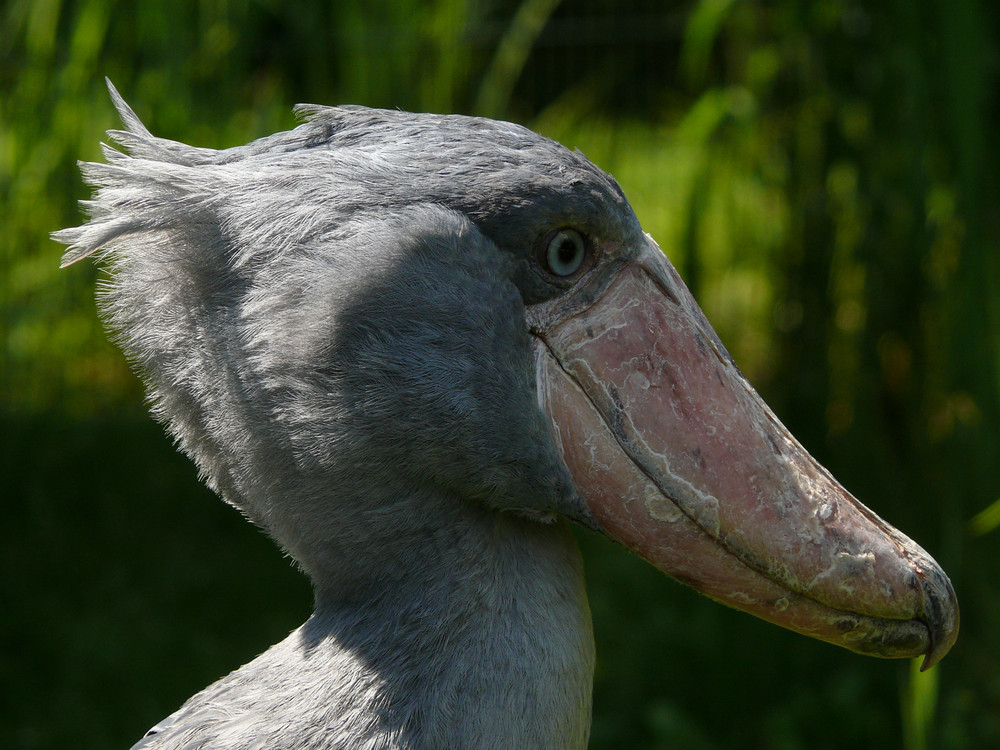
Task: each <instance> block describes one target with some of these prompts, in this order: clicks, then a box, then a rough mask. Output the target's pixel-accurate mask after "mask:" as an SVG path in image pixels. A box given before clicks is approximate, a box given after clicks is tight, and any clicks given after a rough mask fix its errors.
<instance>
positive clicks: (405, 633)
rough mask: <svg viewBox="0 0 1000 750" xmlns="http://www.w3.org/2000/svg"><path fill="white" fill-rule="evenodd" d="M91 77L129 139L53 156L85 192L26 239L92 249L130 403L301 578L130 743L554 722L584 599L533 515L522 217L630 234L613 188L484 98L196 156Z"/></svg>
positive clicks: (582, 681) (311, 113)
mask: <svg viewBox="0 0 1000 750" xmlns="http://www.w3.org/2000/svg"><path fill="white" fill-rule="evenodd" d="M114 98H115V103H116V106H117V107H118V109H119V111H120V113H121V115H122V118H123V120H124V121H125V123H126V125H127V127H128V130H127V131H124V132H122V131H115V132H112V133H111V137H112V138H113V139H114V140H115V141H116V142H118V143H120V144H121V145H123V146H125V147H127V148H128V151H129V153H128V154H127V155H126V154H123V153H121V152H119V151H116V150H114V149H110V148H106V149H105V155H106V158H107V160H108V163H107V164H87V165H84V166H83V172H84V175H85V178H86V180H87V181H88V182H89V183H90V184H91V185H93V186H94V187H96V188H97V191H96V195H95V198H94V200H93V201H90V202H88V204H87V208H88V210H89V212H90V214H91V220H90V222H89V223H88V224H85V225H84V226H82V227H79V228H76V229H71V230H64V231H62V232H59V233H57V235H56V238H57V239H59V240H60V241H62V242H65V243H67V244H69V245H70V248H69V250H68V251H67V253H66V256H65V259H64V263H67V264H68V263H72V262H75V261H77V260H79V259H81V258H83V257H86V256H87V255H90V254H92V253H98V254H99V257H100V259H101V260H102V262H103V263H105V264H106V265H107V267H108V268H109V269H110V271H111V276H110V281H108V282H107V284H106V285H105V286H104V287H103V288H102V289H101V291H100V297H101V302H102V306H103V309H104V314H105V317H106V319H107V321H108V324H109V327H110V328H111V330H112V331H114V335H115V338H116V340H117V342H118V343H119V344H120V345H121V346H122V348H123V349H124V350H125V352H126V353H127V355H128V356H129V358H130V360H131V361H132V362H133V364H134V365H135V366H136V368H137V369H138V371H139V372H140V373H142V374H143V377H144V379H145V381H146V384H147V387H148V389H149V393H150V397H151V400H152V404H153V411H154V413H155V414H156V415H157V417H158V418H159V419H161V420H162V421H164V422H165V423H166V425H167V427H168V429H169V430H170V431H171V433H172V434H173V435H174V436H175V437H176V438H177V440H178V443H179V445H180V447H181V448H182V449H183V450H184V451H185V452H186V453H187V454H188V455H190V456H191V457H192V458H193V459H194V460H195V462H196V463H197V465H198V467H199V469H200V471H201V475H202V477H203V478H204V479H205V481H206V482H207V483H208V484H209V486H211V487H212V488H213V489H215V490H216V491H217V492H218V493H219V494H220V495H221V496H222V497H224V498H225V499H226V500H227V501H228V502H230V503H232V504H233V505H235V506H237V507H238V508H239V509H240V510H241V511H242V512H243V513H245V514H246V515H247V516H248V517H249V518H250V519H251V520H252V521H253V522H255V523H256V524H258V525H260V526H261V527H263V528H264V529H266V530H267V531H268V532H269V533H270V534H271V535H272V536H273V537H274V538H275V539H276V540H277V541H278V542H279V543H280V544H281V545H282V547H283V548H284V549H285V550H286V551H287V552H288V553H289V554H291V555H292V557H294V558H295V560H297V561H298V563H299V564H300V565H301V566H302V567H303V569H304V570H305V571H306V572H307V573H308V574H309V576H310V577H311V579H312V581H313V583H314V586H315V589H316V596H317V613H316V615H314V617H313V618H312V619H311V620H310V622H309V623H308V624H307V625H306V626H304V628H303V629H302V630H301V631H297V632H296V633H293V634H292V636H290V638H289V639H288V640H287V641H285V642H284V643H282V644H279V645H278V646H276V647H275V648H274V649H272V650H271V651H269V652H267V653H266V654H264V655H263V656H262V657H260V659H259V660H257V661H256V662H252V663H251V664H249V665H247V666H245V667H244V668H242V669H241V670H238V671H237V672H236V673H234V674H233V675H231V676H230V677H229V678H226V680H224V681H222V682H221V683H219V684H218V685H217V686H213V687H212V688H209V689H208V690H207V691H205V692H204V693H202V694H200V695H199V696H196V697H195V698H194V699H192V701H191V702H190V703H189V704H187V705H186V706H185V708H184V709H182V711H181V712H180V713H179V714H178V718H176V719H174V720H173V721H172V722H170V723H169V724H168V726H167V727H165V728H164V729H163V730H162V731H161V732H160V733H158V734H156V735H154V736H153V737H151V738H149V740H147V742H148V743H149V744H148V745H146V746H150V747H157V748H159V747H170V748H173V747H192V748H194V747H234V748H237V747H239V748H243V747H281V746H290V745H289V744H288V742H289V740H287V739H286V738H285V736H284V735H283V734H282V733H281V732H282V731H287V732H292V733H293V735H289V736H294V737H295V738H296V740H295V742H296V743H297V744H295V745H294V746H295V747H299V746H301V747H327V746H329V747H339V746H342V743H343V741H344V740H343V738H344V737H350V738H351V741H352V742H353V743H356V746H358V747H372V748H375V747H404V746H405V747H411V746H412V747H479V746H482V747H514V746H518V747H530V746H537V747H553V746H558V745H559V744H562V743H564V744H565V745H566V746H567V747H569V746H580V745H582V744H584V743H585V738H586V735H587V731H588V729H587V726H588V724H589V710H590V708H589V694H590V671H591V664H592V658H593V656H592V654H593V650H592V649H593V647H592V642H591V635H590V629H589V615H588V614H587V608H586V600H585V596H584V593H583V589H582V582H581V581H582V579H581V571H580V565H579V560H578V557H577V553H576V551H575V547H574V546H573V544H572V541H571V539H570V538H569V537H568V535H567V531H566V529H565V528H564V522H563V521H557V522H553V521H552V519H554V518H555V516H556V514H558V515H561V516H565V517H569V518H575V519H577V520H582V521H584V522H588V513H587V511H586V509H585V508H584V507H583V505H582V503H581V502H580V501H579V498H578V497H577V495H576V492H575V489H574V488H573V485H572V482H571V480H570V479H569V477H568V475H567V473H566V469H565V467H564V465H563V463H562V461H561V460H560V459H559V456H558V454H557V452H556V449H555V446H554V444H553V442H552V440H551V437H550V435H549V427H548V424H547V421H546V419H545V417H544V416H543V415H542V413H541V411H540V409H539V406H538V402H537V397H536V394H535V390H534V383H533V378H534V365H533V363H532V355H531V351H530V344H529V341H528V333H527V330H526V327H525V324H524V322H523V321H524V305H525V303H526V302H529V303H530V302H532V301H538V300H541V299H545V298H548V297H552V296H554V295H556V294H558V293H559V292H560V291H562V289H561V287H560V286H559V285H558V284H554V283H552V282H551V281H549V280H547V279H543V278H542V277H541V276H540V275H539V274H538V273H537V272H536V271H534V269H533V263H532V260H533V259H532V257H531V253H533V252H534V248H535V247H536V245H537V243H538V238H539V235H542V234H544V233H545V232H546V231H548V230H549V229H550V228H551V227H552V226H558V225H560V224H574V225H582V226H586V227H591V228H593V229H594V230H595V231H596V230H599V231H600V233H601V234H602V236H605V235H609V234H612V233H614V234H615V235H625V236H632V235H639V232H640V230H639V226H638V223H637V221H636V220H635V217H634V215H633V214H632V213H631V210H630V209H629V208H628V205H627V203H626V202H625V201H624V198H623V197H622V194H621V191H620V189H619V188H618V186H617V184H616V183H615V182H614V180H613V179H612V178H610V177H608V176H607V175H605V174H604V173H602V172H600V171H599V170H597V169H596V168H595V167H594V166H593V165H592V164H591V163H590V162H588V161H587V160H586V159H585V158H584V157H583V156H582V155H580V154H577V153H573V152H570V151H568V150H566V149H565V148H563V147H562V146H559V145H557V144H555V143H553V142H551V141H548V140H546V139H543V138H541V137H540V136H537V135H535V134H534V133H531V132H530V131H527V130H525V129H523V128H520V127H518V126H515V125H510V124H507V123H497V122H492V121H487V120H477V119H472V118H465V117H447V116H437V115H410V114H405V113H399V112H380V111H373V110H367V109H363V108H354V107H344V108H321V107H302V108H299V112H300V113H302V114H304V115H306V116H307V118H308V119H307V121H306V122H305V123H304V124H303V125H300V126H299V127H298V128H296V129H295V130H292V131H289V132H287V133H279V134H276V135H273V136H270V137H268V138H264V139H261V140H260V141H256V142H254V143H251V144H249V145H247V146H242V147H239V148H234V149H229V150H225V151H211V150H207V149H195V148H191V147H189V146H185V145H183V144H179V143H174V142H171V141H166V140H163V139H159V138H155V137H153V136H152V135H151V134H150V133H149V132H148V131H147V130H146V129H145V127H143V126H142V124H141V123H140V122H139V120H138V118H137V117H136V116H135V115H134V114H133V113H132V111H131V110H130V109H129V108H128V107H127V105H125V104H124V102H123V101H122V100H121V98H120V97H118V96H117V94H116V93H115V94H114ZM498 511H500V512H498ZM525 519H528V520H525ZM539 521H541V522H542V523H539ZM515 530H516V533H515ZM541 569H547V570H541ZM543 573H544V575H543ZM401 608H402V611H401ZM542 633H544V634H545V635H544V637H542V636H541V635H540V634H542ZM357 639H361V642H360V643H355V642H354V641H355V640H357ZM529 644H530V648H529ZM460 646H466V647H467V648H468V653H467V654H464V655H463V654H462V653H461V650H460V649H459V650H458V651H456V649H457V648H458V647H460ZM369 649H370V650H372V651H380V652H381V653H382V655H383V656H382V657H381V658H386V659H388V660H389V662H390V664H389V666H388V667H386V665H384V664H380V663H378V660H377V659H376V658H374V657H370V658H365V657H363V656H362V655H363V654H365V652H366V651H367V650H369ZM265 667H266V668H265ZM283 670H284V671H283ZM387 670H388V671H389V672H391V673H393V674H394V675H395V674H397V673H398V679H392V680H390V679H389V678H388V677H387V676H386V671H387ZM286 673H287V674H290V675H294V676H295V680H296V683H295V684H288V685H284V686H283V685H282V684H277V685H275V684H273V682H274V680H275V679H279V680H280V679H284V678H278V677H277V676H278V675H282V674H286ZM533 673H538V674H545V678H546V679H544V680H542V679H539V677H538V676H537V674H533ZM310 680H314V681H315V682H314V683H310ZM334 682H336V684H333V683H334ZM510 685H517V686H519V687H520V688H522V689H524V693H523V695H520V696H516V695H509V694H508V695H505V694H504V693H505V692H509V691H510V687H509V686H510ZM425 691H431V692H432V693H433V695H427V694H424V692H425ZM283 692H288V695H289V696H290V697H289V698H288V700H291V701H292V702H293V703H294V704H295V705H294V706H293V705H290V704H288V703H286V702H285V701H284V700H283V699H280V698H279V697H278V696H280V695H282V694H283ZM368 703H370V704H371V705H374V706H377V707H378V710H377V711H375V712H374V713H372V712H371V711H370V710H366V708H367V709H370V708H371V706H367V705H366V704H368ZM553 704H555V705H553ZM501 705H503V706H505V707H506V708H507V709H509V711H503V712H499V711H498V709H499V707H500V706H501ZM427 706H434V707H435V708H434V710H430V709H428V708H427ZM276 713H280V718H281V721H280V722H279V721H278V719H279V716H277V715H275V714H276ZM543 713H547V714H552V715H554V716H558V717H569V718H559V720H558V722H557V724H558V726H557V727H543V726H534V725H533V724H534V723H536V719H535V718H534V717H535V715H536V714H543ZM459 716H461V717H462V720H461V721H458V720H457V719H456V717H459ZM477 716H479V717H481V721H480V722H479V723H480V724H481V726H480V727H479V730H477V732H478V733H474V734H470V735H467V736H466V735H456V734H454V733H455V732H456V731H462V732H466V731H472V730H471V729H470V728H469V727H470V726H474V725H475V724H476V723H477V722H476V717H477ZM223 717H224V718H225V720H224V721H223ZM292 717H294V720H295V721H296V722H299V724H298V725H296V726H295V727H291V726H290V725H289V724H288V722H289V721H291V720H292ZM568 721H569V722H570V723H571V725H567V722H568ZM302 722H304V724H302ZM281 726H285V730H281V729H280V727H281ZM458 727H462V728H461V729H459V728H458ZM337 738H340V739H337ZM338 743H341V744H338Z"/></svg>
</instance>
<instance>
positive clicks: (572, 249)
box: [559, 238, 578, 263]
mask: <svg viewBox="0 0 1000 750" xmlns="http://www.w3.org/2000/svg"><path fill="white" fill-rule="evenodd" d="M577 252H578V250H577V246H576V244H575V243H574V242H573V240H571V239H569V238H567V239H564V240H563V241H562V244H561V245H560V246H559V262H560V263H570V262H571V261H572V260H573V259H574V258H575V257H576V254H577Z"/></svg>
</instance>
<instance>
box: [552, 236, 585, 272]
mask: <svg viewBox="0 0 1000 750" xmlns="http://www.w3.org/2000/svg"><path fill="white" fill-rule="evenodd" d="M586 259H587V241H586V240H585V239H584V238H583V235H582V234H580V233H579V232H578V231H576V230H575V229H570V228H568V227H567V228H565V229H560V230H558V231H556V232H553V233H552V234H551V235H549V237H548V239H547V240H546V241H545V248H544V253H543V256H542V260H543V262H544V264H545V269H546V270H547V271H548V272H549V273H551V274H552V275H553V276H559V277H562V278H565V277H567V276H572V275H573V274H575V273H576V272H577V271H579V270H580V268H581V267H582V266H583V264H584V261H586Z"/></svg>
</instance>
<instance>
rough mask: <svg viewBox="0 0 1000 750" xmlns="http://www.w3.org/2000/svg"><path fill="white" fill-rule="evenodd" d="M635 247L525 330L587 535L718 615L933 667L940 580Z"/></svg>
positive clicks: (655, 253)
mask: <svg viewBox="0 0 1000 750" xmlns="http://www.w3.org/2000/svg"><path fill="white" fill-rule="evenodd" d="M647 243H648V244H647V246H646V247H645V248H643V250H642V252H641V253H640V254H639V256H638V257H637V258H636V259H635V260H633V261H631V262H629V263H627V264H625V265H624V266H623V267H622V269H621V271H620V272H619V273H618V274H617V276H616V277H615V278H614V279H613V280H611V281H610V283H607V284H605V285H603V286H604V288H603V291H602V292H601V293H600V294H599V295H598V296H597V297H596V300H595V301H593V303H592V304H586V303H585V305H586V306H583V307H582V309H580V308H578V309H576V310H573V311H571V312H570V313H569V314H567V315H562V316H559V315H553V316H546V317H547V322H545V323H542V324H541V325H539V326H537V327H536V329H535V331H534V332H535V334H536V338H535V351H536V361H537V366H538V389H539V399H540V401H541V404H542V407H543V409H544V410H545V411H546V412H547V414H548V415H549V417H550V419H551V420H552V423H553V429H554V432H555V434H556V438H557V442H558V445H559V447H560V449H561V451H562V454H563V457H564V459H565V461H566V464H567V466H568V467H569V469H570V472H571V474H572V476H573V479H574V482H575V483H576V485H577V487H578V489H579V490H580V492H581V494H582V495H583V498H584V500H585V501H586V503H587V506H588V508H589V510H590V512H591V514H592V515H593V517H594V519H595V521H596V523H597V524H598V525H599V526H600V527H601V529H602V530H603V531H604V532H606V533H607V534H608V535H610V536H612V537H614V538H615V539H617V540H618V541H620V542H621V543H622V544H624V545H625V546H627V547H628V548H629V549H631V550H633V551H635V552H636V553H637V554H639V555H641V556H642V557H644V558H645V559H647V560H648V561H650V562H651V563H653V564H654V565H655V566H657V567H658V568H660V569H661V570H663V571H665V572H667V573H669V574H670V575H672V576H673V577H675V578H677V579H678V580H680V581H682V582H683V583H686V584H688V585H690V586H693V587H694V588H696V589H698V590H699V591H702V592H704V593H705V594H707V595H708V596H710V597H712V598H714V599H717V600H718V601H720V602H723V603H725V604H728V605H730V606H733V607H736V608H739V609H742V610H746V611H747V612H750V613H752V614H754V615H757V616H758V617H762V618H764V619H765V620H768V621H770V622H773V623H776V624H778V625H782V626H784V627H787V628H790V629H792V630H795V631H798V632H800V633H804V634H806V635H809V636H812V637H815V638H819V639H822V640H825V641H830V642H832V643H836V644H838V645H841V646H844V647H846V648H849V649H851V650H853V651H858V652H862V653H867V654H873V655H876V656H885V657H903V656H917V655H920V654H926V658H925V660H924V667H925V668H926V667H928V666H930V665H932V664H933V663H935V662H936V661H937V660H938V659H940V658H941V657H942V656H943V655H944V654H945V653H946V652H947V650H948V649H949V648H950V647H951V645H952V643H954V640H955V638H956V636H957V633H958V607H957V602H956V598H955V594H954V591H953V590H952V587H951V584H950V582H949V581H948V578H947V576H946V575H945V574H944V572H943V571H942V570H941V568H940V567H939V566H938V565H937V563H936V562H935V561H934V560H933V559H932V558H931V557H930V556H929V555H928V554H927V553H926V552H924V550H922V549H921V548H920V547H919V546H918V545H917V544H916V543H915V542H913V541H911V540H910V539H908V538H907V537H906V536H904V535H903V534H902V533H900V532H899V531H897V530H896V529H895V528H893V527H892V526H890V525H889V524H887V523H886V522H884V521H883V520H882V519H880V518H879V517H878V516H876V515H875V514H874V513H873V512H872V511H870V510H869V509H868V508H866V507H865V506H864V505H862V504H861V503H860V502H859V501H858V500H857V499H855V498H854V497H853V496H852V495H851V494H850V493H848V492H847V491H846V490H845V489H844V488H843V487H842V486H841V485H840V484H839V483H837V481H836V480H834V479H833V477H832V476H830V474H829V473H828V472H827V471H826V470H825V469H824V468H823V467H822V466H820V465H819V463H817V462H816V460H815V459H813V458H812V457H811V456H810V455H809V454H808V453H807V452H806V451H805V449H804V448H803V447H802V446H801V445H800V444H799V443H798V442H797V441H796V440H795V438H794V437H792V435H791V434H790V433H789V432H788V431H787V430H786V429H785V427H784V426H783V425H782V424H781V423H780V422H779V421H778V419H777V418H776V417H775V416H774V414H773V413H772V412H771V410H770V409H769V408H768V407H767V405H766V404H765V403H764V402H763V400H762V399H761V398H760V396H758V395H757V393H756V392H755V391H754V390H753V388H752V387H751V386H750V385H749V383H748V382H747V381H746V379H745V378H744V377H743V375H742V374H741V373H740V372H739V370H738V369H737V368H736V367H735V365H734V364H733V363H732V360H731V359H730V357H729V355H728V353H726V351H725V350H724V348H723V347H722V344H721V343H719V341H718V338H717V336H716V335H715V333H714V332H713V331H712V329H711V327H710V326H709V324H708V322H707V321H706V320H705V317H704V315H703V314H702V313H701V311H700V309H699V308H698V306H697V304H696V303H695V301H694V299H693V298H692V297H691V295H690V294H689V292H688V290H687V289H686V287H685V286H684V284H683V283H682V282H681V280H680V278H679V276H678V275H677V273H676V271H675V270H674V269H673V267H672V266H671V265H670V264H669V262H668V261H667V259H666V258H665V257H664V256H663V254H662V253H661V252H660V251H659V248H657V247H656V245H655V243H653V242H652V240H651V239H649V240H647Z"/></svg>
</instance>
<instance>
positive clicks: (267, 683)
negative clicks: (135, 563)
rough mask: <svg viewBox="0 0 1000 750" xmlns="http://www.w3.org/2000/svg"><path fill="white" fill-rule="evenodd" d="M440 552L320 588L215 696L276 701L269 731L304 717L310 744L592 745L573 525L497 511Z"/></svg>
mask: <svg viewBox="0 0 1000 750" xmlns="http://www.w3.org/2000/svg"><path fill="white" fill-rule="evenodd" d="M437 541H438V542H440V541H442V540H440V539H439V540H437ZM432 546H435V547H437V546H438V545H436V544H435V545H432ZM429 552H432V553H433V554H423V555H420V554H418V555H415V556H412V555H411V556H410V557H411V560H413V559H415V560H416V563H414V562H412V561H411V563H409V564H407V565H406V566H405V569H397V570H393V569H387V570H385V575H384V579H383V580H381V581H378V580H372V579H369V580H367V581H366V582H365V585H364V586H363V587H350V586H347V587H344V586H340V587H337V588H332V587H328V588H323V587H317V596H316V611H315V612H314V614H313V616H312V617H311V618H310V619H309V620H308V621H307V622H306V623H305V624H304V625H303V626H302V627H301V628H299V629H298V630H296V631H294V632H293V633H292V634H291V635H290V636H289V637H288V638H287V639H285V640H284V641H283V642H281V643H279V644H277V645H276V646H274V647H272V648H271V649H270V650H269V651H267V652H266V653H264V654H262V655H261V656H260V657H258V659H256V660H255V661H253V662H251V663H250V664H247V665H246V666H244V667H242V668H241V669H239V670H237V671H236V672H235V673H233V674H232V675H230V676H229V677H228V678H225V679H224V680H223V681H221V682H220V683H217V684H216V685H215V686H212V687H210V688H208V689H207V690H206V691H204V693H203V696H204V697H203V700H210V701H212V703H213V704H214V705H219V703H220V702H224V701H220V696H221V695H230V694H238V695H240V696H241V702H242V703H243V704H244V707H245V708H244V710H250V709H249V706H250V705H251V704H255V705H256V708H254V709H253V713H255V714H257V715H259V714H261V713H262V709H261V707H262V706H263V707H266V708H267V713H269V714H270V717H271V720H270V721H268V722H266V723H265V724H264V725H260V726H258V730H260V729H263V728H264V727H265V726H266V728H267V730H268V731H272V730H274V731H281V730H280V729H274V728H277V727H282V726H284V727H285V728H286V729H288V728H289V727H292V728H291V729H288V731H294V732H296V733H297V735H296V736H299V737H301V736H313V737H315V739H314V740H313V741H312V744H308V745H307V746H308V747H310V748H325V747H357V748H376V747H377V748H445V747H456V748H457V747H461V748H486V747H518V748H582V747H585V746H586V743H587V739H588V735H589V730H590V707H591V684H592V677H593V660H594V647H593V635H592V630H591V623H590V612H589V608H588V605H587V599H586V593H585V591H584V584H583V570H582V562H581V559H580V554H579V550H578V548H577V546H576V543H575V540H574V539H573V537H572V534H571V533H570V530H569V528H568V524H567V523H566V522H564V521H559V522H556V523H553V524H539V523H535V522H531V521H525V520H522V519H519V518H516V517H512V516H510V515H506V514H490V518H489V519H486V518H485V517H484V518H481V519H480V522H477V523H475V524H472V527H471V528H470V527H469V526H466V527H465V528H464V529H462V530H461V536H460V537H459V536H458V535H456V541H455V544H454V545H452V546H451V547H450V548H441V547H438V548H437V549H434V550H429ZM388 557H392V555H391V554H390V555H388ZM227 683H228V684H232V685H239V690H238V691H230V690H227V689H226V687H225V685H226V684H227ZM254 695H256V696H257V697H256V698H255V697H253V696H254ZM196 701H198V697H197V696H196V698H195V699H192V701H191V702H190V703H194V702H196ZM278 703H280V705H277V704H278ZM190 708H191V709H193V708H194V706H190ZM226 712H227V714H229V715H232V714H233V713H234V712H236V713H240V712H242V711H241V709H239V708H237V707H226ZM279 714H280V716H279ZM272 740H273V744H274V746H276V747H277V746H281V745H282V737H280V736H275V737H273V738H269V741H272Z"/></svg>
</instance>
